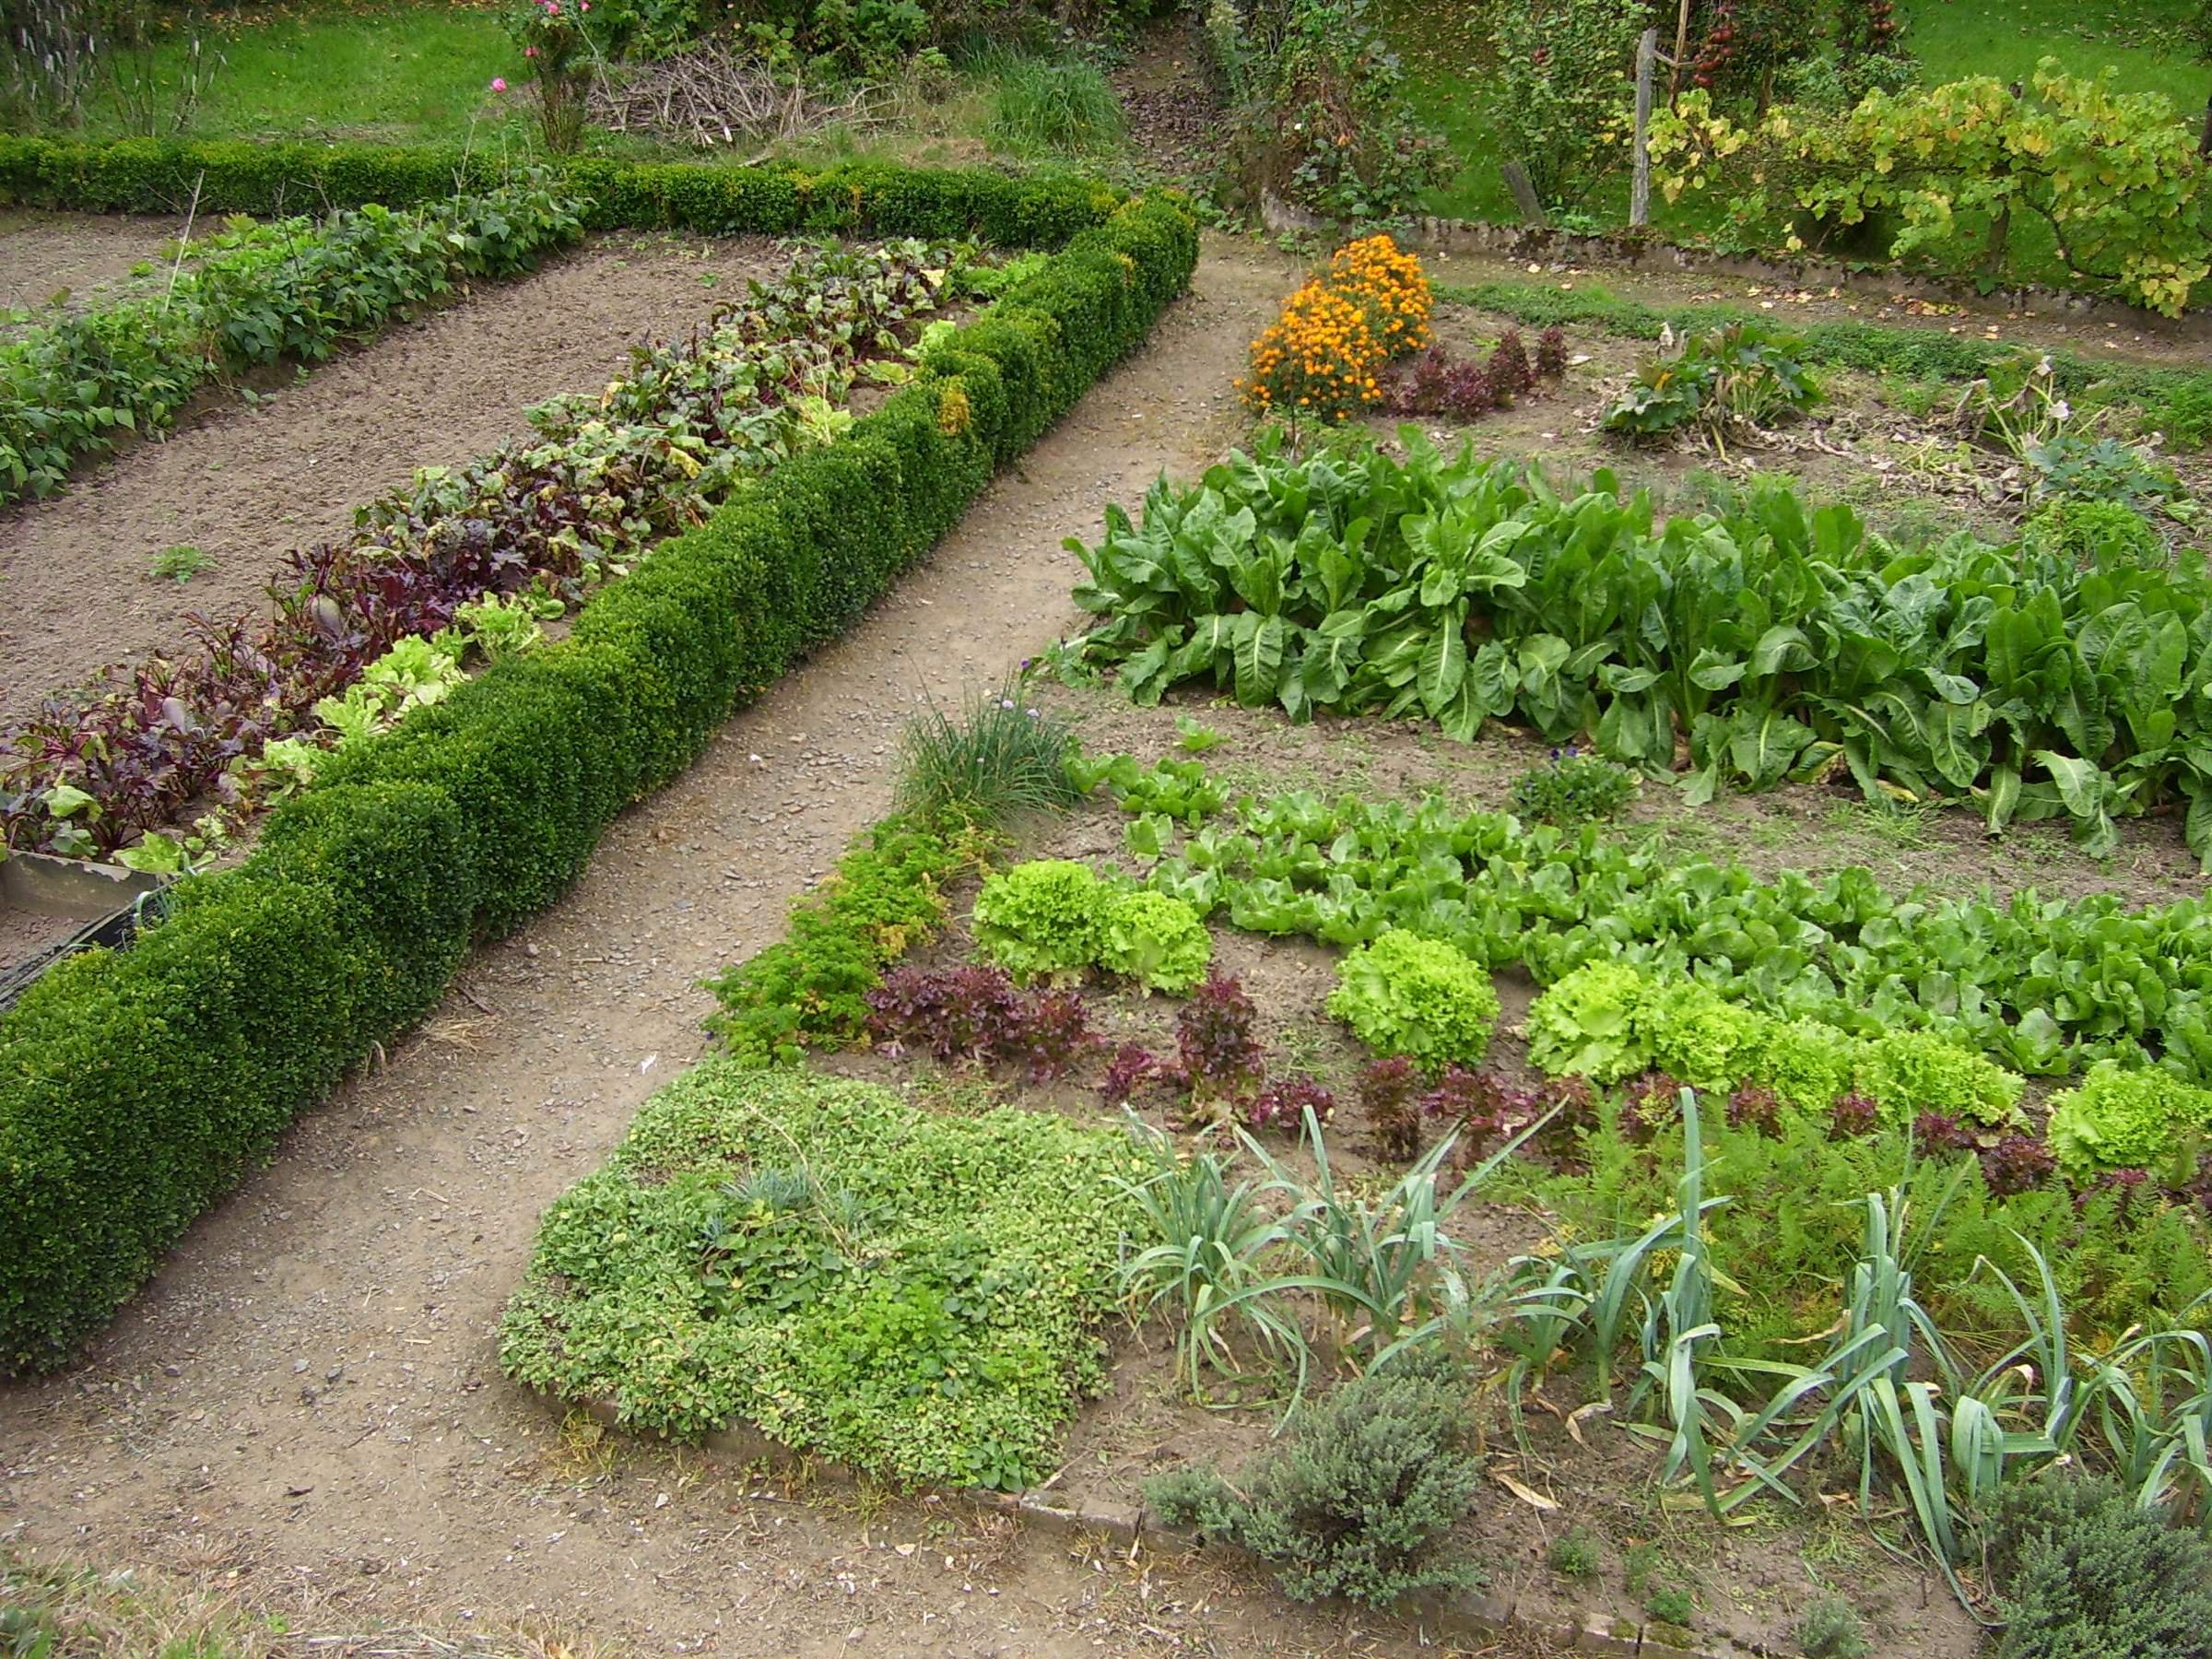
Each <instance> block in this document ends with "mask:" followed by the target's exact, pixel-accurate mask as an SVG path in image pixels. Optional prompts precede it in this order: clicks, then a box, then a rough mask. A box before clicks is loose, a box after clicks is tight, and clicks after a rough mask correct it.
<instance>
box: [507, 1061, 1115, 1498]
mask: <svg viewBox="0 0 2212 1659" xmlns="http://www.w3.org/2000/svg"><path fill="white" fill-rule="evenodd" d="M1133 1172H1134V1164H1133V1153H1132V1150H1131V1147H1130V1146H1129V1143H1128V1141H1127V1139H1126V1138H1125V1137H1124V1136H1123V1135H1120V1134H1118V1133H1116V1132H1114V1131H1111V1130H1101V1129H1089V1128H1079V1127H1077V1125H1075V1124H1071V1123H1069V1122H1067V1121H1066V1120H1065V1119H1062V1118H1059V1117H1055V1116H1053V1114H1051V1113H1049V1112H1022V1111H1019V1110H1017V1109H1013V1108H1005V1109H1001V1110H999V1111H995V1112H989V1113H986V1114H984V1115H982V1116H979V1117H961V1116H950V1115H939V1114H936V1113H934V1112H926V1111H924V1110H922V1109H920V1108H918V1107H914V1106H911V1105H907V1104H904V1103H902V1102H901V1101H900V1100H898V1099H897V1098H896V1097H895V1096H893V1095H892V1094H890V1093H889V1092H888V1091H887V1090H885V1089H881V1088H875V1087H873V1086H871V1085H868V1084H863V1083H853V1082H846V1081H841V1080H832V1079H830V1078H825V1077H816V1076H813V1075H811V1074H808V1073H806V1072H794V1071H782V1070H759V1069H757V1068H752V1067H747V1066H745V1065H741V1064H739V1063H737V1062H735V1061H726V1060H710V1061H708V1062H707V1063H705V1064H704V1065H700V1066H699V1067H697V1068H696V1069H695V1070H693V1071H691V1072H689V1073H688V1074H687V1075H686V1076H685V1077H681V1078H679V1079H678V1080H677V1082H675V1083H673V1084H671V1085H670V1086H669V1087H668V1088H665V1089H664V1090H663V1091H662V1092H661V1093H660V1094H658V1095H656V1096H655V1097H654V1098H653V1100H650V1101H649V1102H647V1104H646V1106H645V1108H644V1110H643V1111H642V1112H640V1113H639V1114H638V1117H637V1120H636V1122H635V1123H634V1124H631V1126H630V1130H629V1134H628V1135H626V1136H624V1138H623V1141H622V1144H621V1146H620V1147H618V1148H617V1149H616V1152H615V1155H614V1158H613V1159H611V1160H610V1161H609V1163H608V1164H607V1166H606V1168H605V1169H603V1170H601V1171H598V1172H597V1173H595V1174H593V1175H589V1176H586V1177H585V1178H584V1179H583V1180H582V1182H578V1183H577V1184H576V1185H575V1186H574V1187H571V1189H570V1190H569V1192H568V1193H567V1194H564V1195H563V1196H562V1197H561V1198H560V1199H559V1200H558V1201H557V1202H556V1203H555V1204H554V1206H553V1207H552V1208H551V1209H550V1210H549V1211H547V1215H546V1219H545V1223H544V1226H543V1227H542V1228H541V1229H540V1230H539V1233H538V1239H537V1248H536V1252H535V1255H534V1257H533V1259H532V1262H531V1265H530V1269H529V1272H528V1274H527V1276H526V1277H525V1278H524V1282H523V1286H522V1288H521V1289H520V1290H518V1291H517V1292H516V1293H515V1296H514V1299H513V1300H512V1302H511V1303H510V1305H509V1307H508V1310H507V1313H506V1317H505V1319H504V1320H503V1321H502V1323H501V1325H500V1364H501V1365H502V1366H503V1367H504V1368H505V1370H506V1371H507V1372H508V1374H509V1375H511V1376H512V1377H514V1378H515V1379H517V1380H518V1381H520V1382H524V1383H525V1384H527V1385H529V1386H531V1387H533V1388H538V1389H543V1390H545V1391H546V1392H547V1393H548V1394H553V1395H555V1396H557V1397H559V1398H561V1399H566V1400H585V1399H590V1400H603V1401H606V1402H608V1403H610V1404H611V1405H612V1406H614V1407H615V1409H616V1411H617V1413H618V1415H619V1417H620V1418H621V1420H622V1421H623V1422H625V1423H628V1424H631V1425H634V1426H635V1427H637V1428H640V1429H647V1430H657V1431H659V1432H662V1433H665V1434H671V1435H676V1436H678V1437H682V1438H686V1439H695V1438H697V1437H699V1436H700V1435H701V1434H704V1433H706V1432H708V1431H710V1430H715V1429H721V1428H725V1427H728V1426H730V1425H732V1424H738V1423H744V1424H750V1425H753V1426H755V1427H758V1428H759V1430H761V1431H762V1432H764V1433H766V1434H768V1435H770V1436H771V1437H772V1438H774V1439H776V1440H779V1441H783V1442H784V1443H785V1444H787V1445H790V1446H794V1447H796V1448H798V1449H800V1450H802V1451H808V1452H817V1453H822V1454H823V1455H826V1456H830V1457H834V1458H839V1459H842V1460H843V1461H845V1462H848V1463H851V1464H853V1465H856V1466H858V1467H859V1468H862V1469H865V1470H866V1471H867V1472H869V1473H870V1474H873V1475H877V1476H881V1477H887V1478H889V1479H893V1480H899V1481H924V1480H938V1481H949V1482H952V1483H954V1484H956V1485H979V1486H989V1487H1000V1488H1019V1487H1022V1486H1027V1485H1030V1484H1033V1483H1034V1482H1036V1481H1038V1480H1041V1479H1042V1478H1043V1477H1045V1476H1046V1475H1048V1474H1050V1473H1051V1472H1052V1470H1053V1468H1054V1467H1055V1466H1056V1465H1057V1464H1058V1462H1059V1455H1058V1451H1057V1446H1058V1441H1059V1435H1060V1430H1061V1429H1062V1427H1063V1425H1064V1424H1065V1421H1066V1419H1067V1418H1068V1416H1069V1414H1070V1412H1071V1410H1072V1408H1073V1406H1074V1403H1075V1400H1076V1398H1077V1395H1078V1394H1080V1393H1082V1392H1084V1391H1087V1390H1091V1389H1095V1388H1097V1387H1098V1386H1100V1383H1101V1382H1102V1381H1103V1373H1102V1371H1101V1369H1100V1342H1099V1339H1098V1336H1097V1335H1096V1333H1097V1330H1098V1328H1099V1326H1100V1324H1101V1323H1102V1322H1103V1321H1104V1320H1105V1318H1106V1317H1107V1316H1108V1315H1109V1314H1110V1313H1111V1312H1112V1309H1113V1306H1114V1288H1115V1282H1116V1276H1115V1266H1116V1261H1117V1257H1118V1253H1119V1250H1120V1244H1121V1232H1122V1228H1123V1225H1124V1219H1125V1216H1126V1207H1127V1206H1126V1200H1125V1198H1124V1196H1123V1194H1122V1189H1121V1188H1120V1187H1119V1186H1118V1185H1117V1184H1116V1182H1117V1180H1121V1179H1126V1178H1127V1177H1128V1176H1129V1175H1130V1174H1132V1173H1133Z"/></svg>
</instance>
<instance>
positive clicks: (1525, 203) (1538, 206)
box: [1498, 161, 1547, 230]
mask: <svg viewBox="0 0 2212 1659" xmlns="http://www.w3.org/2000/svg"><path fill="white" fill-rule="evenodd" d="M1498 171H1500V172H1501V173H1503V174H1504V175H1505V187H1506V188H1507V189H1508V190H1510V191H1512V193H1513V206H1516V207H1518V208H1520V209H1521V217H1522V218H1524V219H1526V220H1527V221H1528V222H1529V223H1530V224H1532V225H1534V226H1535V227H1536V229H1539V230H1541V229H1544V227H1545V225H1546V223H1547V220H1546V219H1545V218H1544V204H1543V203H1542V202H1540V201H1538V200H1537V199H1536V187H1535V185H1534V184H1532V183H1530V182H1528V169H1527V168H1525V167H1524V166H1522V165H1521V163H1520V162H1518V161H1508V162H1507V163H1506V164H1505V165H1504V166H1503V167H1501V168H1500V169H1499V170H1498Z"/></svg>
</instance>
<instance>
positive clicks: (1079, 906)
mask: <svg viewBox="0 0 2212 1659" xmlns="http://www.w3.org/2000/svg"><path fill="white" fill-rule="evenodd" d="M1114 900H1115V894H1114V891H1113V889H1112V888H1111V887H1109V886H1108V885H1107V884H1106V883H1105V882H1103V881H1101V880H1100V879H1099V877H1098V875H1097V874H1096V872H1094V871H1093V870H1092V869H1091V867H1090V866H1089V865H1087V864H1079V863H1077V862H1076V861H1075V860H1073V859H1065V858H1050V859H1039V860H1036V861H1035V862H1033V863H1030V864H1023V865H1015V866H1014V867H1013V868H1012V869H1010V870H1006V871H1004V872H1002V873H1000V874H997V875H994V876H992V877H990V878H989V879H987V880H986V881H985V882H984V883H983V887H982V891H981V892H980V893H978V894H977V895H976V896H975V942H976V944H977V945H979V946H980V947H982V951H983V954H984V955H986V956H988V957H989V958H990V959H992V960H993V961H994V962H996V963H997V964H998V965H999V966H1000V967H1002V968H1004V969H1006V971H1008V972H1010V973H1012V974H1013V975H1014V977H1015V978H1016V979H1018V980H1020V981H1023V982H1027V981H1029V980H1032V979H1037V978H1039V977H1044V978H1054V977H1066V976H1070V975H1075V974H1080V973H1081V972H1082V971H1084V970H1085V969H1086V968H1088V967H1089V966H1090V965H1091V964H1092V963H1093V962H1095V961H1097V960H1098V959H1099V957H1100V952H1101V950H1102V949H1103V948H1104V946H1105V929H1106V920H1107V915H1108V913H1109V912H1110V910H1111V909H1112V906H1113V904H1114Z"/></svg>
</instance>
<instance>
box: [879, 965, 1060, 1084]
mask: <svg viewBox="0 0 2212 1659" xmlns="http://www.w3.org/2000/svg"><path fill="white" fill-rule="evenodd" d="M867 1002H868V1008H869V1015H868V1031H869V1035H870V1036H872V1037H873V1038H875V1039H876V1041H877V1042H879V1043H881V1044H883V1046H884V1047H885V1048H887V1049H889V1050H892V1051H894V1052H898V1051H903V1050H906V1049H910V1048H924V1049H926V1050H928V1052H929V1053H930V1054H931V1055H932V1056H933V1057H934V1058H935V1059H936V1060H937V1061H939V1062H940V1063H942V1064H944V1065H959V1064H971V1065H984V1066H1017V1067H1019V1068H1021V1069H1022V1070H1023V1071H1025V1072H1026V1073H1027V1074H1028V1076H1029V1078H1030V1081H1031V1082H1032V1083H1050V1082H1053V1081H1055V1080H1057V1079H1058V1078H1061V1077H1066V1076H1067V1075H1068V1074H1069V1073H1070V1072H1071V1071H1073V1070H1075V1068H1076V1067H1077V1065H1080V1064H1082V1062H1083V1061H1084V1060H1086V1059H1088V1057H1089V1055H1090V1054H1091V1053H1093V1052H1095V1051H1096V1050H1097V1048H1098V1047H1099V1039H1098V1037H1097V1035H1096V1034H1095V1033H1094V1032H1093V1031H1092V1030H1091V1029H1090V1010H1089V1008H1088V1006H1086V1005H1085V1003H1084V1001H1083V999H1082V997H1081V996H1080V995H1078V994H1076V993H1075V992H1073V991H1043V992H1030V993H1024V992H1021V991H1018V990H1017V989H1016V988H1015V986H1014V982H1013V981H1012V980H1010V979H1008V978H1007V977H1006V972H1005V971H1004V970H1002V969H998V968H986V967H976V966H971V965H962V966H959V967H954V968H917V967H902V968H894V969H892V970H891V971H890V972H888V973H887V974H885V975H884V977H883V983H882V984H880V985H878V986H877V987H876V989H875V990H873V991H870V992H869V993H868V994H867Z"/></svg>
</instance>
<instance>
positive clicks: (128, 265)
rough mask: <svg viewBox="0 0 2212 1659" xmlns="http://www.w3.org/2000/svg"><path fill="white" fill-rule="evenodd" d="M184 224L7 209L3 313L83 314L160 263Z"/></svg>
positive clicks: (0, 235) (1, 260) (1, 229)
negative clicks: (142, 269)
mask: <svg viewBox="0 0 2212 1659" xmlns="http://www.w3.org/2000/svg"><path fill="white" fill-rule="evenodd" d="M184 229H185V226H184V220H183V219H182V218H156V217H151V216H135V215H129V216H126V215H111V214H98V213H46V212H42V211H41V210H39V209H37V208H31V207H9V208H4V209H0V311H6V312H31V313H33V315H32V317H31V319H30V320H32V321H36V320H38V318H37V313H39V312H41V311H43V310H44V309H45V308H47V307H49V306H52V307H53V308H54V309H56V310H64V311H76V310H78V309H81V308H82V307H83V306H84V305H85V304H86V303H88V301H90V300H93V299H95V298H97V297H98V296H99V295H100V292H101V291H102V290H105V289H107V288H112V287H113V286H114V285H116V284H118V283H120V282H122V281H123V280H124V278H125V277H128V276H129V275H130V274H131V272H132V270H133V269H134V268H135V266H137V265H140V264H142V263H147V262H151V261H155V260H158V259H159V257H160V255H161V250H162V247H163V245H164V244H165V243H170V242H172V241H175V239H176V238H178V237H180V236H182V235H183V234H184Z"/></svg>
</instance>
